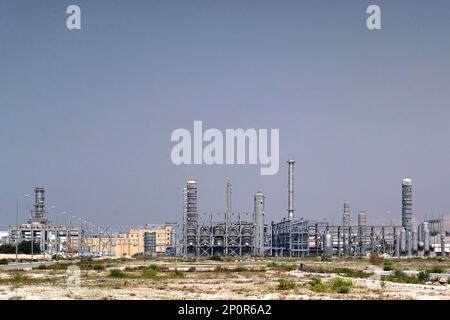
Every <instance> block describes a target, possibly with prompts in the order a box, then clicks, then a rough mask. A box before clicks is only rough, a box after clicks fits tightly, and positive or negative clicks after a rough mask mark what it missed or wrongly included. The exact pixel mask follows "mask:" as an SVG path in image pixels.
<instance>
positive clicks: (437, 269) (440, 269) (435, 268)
mask: <svg viewBox="0 0 450 320" xmlns="http://www.w3.org/2000/svg"><path fill="white" fill-rule="evenodd" d="M429 272H430V273H443V272H444V268H443V267H441V266H433V267H431V269H430V271H429Z"/></svg>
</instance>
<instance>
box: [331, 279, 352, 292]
mask: <svg viewBox="0 0 450 320" xmlns="http://www.w3.org/2000/svg"><path fill="white" fill-rule="evenodd" d="M352 286H353V282H352V281H351V280H346V279H343V278H339V277H336V278H334V279H333V280H331V282H330V288H331V289H332V290H335V291H336V292H337V293H348V292H349V291H350V288H351V287H352Z"/></svg>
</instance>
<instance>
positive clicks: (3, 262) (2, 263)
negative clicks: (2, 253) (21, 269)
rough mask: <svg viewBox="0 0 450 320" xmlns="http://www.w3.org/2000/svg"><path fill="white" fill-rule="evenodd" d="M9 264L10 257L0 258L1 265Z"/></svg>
mask: <svg viewBox="0 0 450 320" xmlns="http://www.w3.org/2000/svg"><path fill="white" fill-rule="evenodd" d="M5 264H8V259H0V265H5Z"/></svg>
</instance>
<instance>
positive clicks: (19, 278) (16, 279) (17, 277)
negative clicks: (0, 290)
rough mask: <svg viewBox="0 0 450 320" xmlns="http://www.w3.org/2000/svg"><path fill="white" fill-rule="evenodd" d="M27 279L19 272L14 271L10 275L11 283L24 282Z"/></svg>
mask: <svg viewBox="0 0 450 320" xmlns="http://www.w3.org/2000/svg"><path fill="white" fill-rule="evenodd" d="M27 280H29V278H28V277H27V276H26V275H24V274H22V273H20V272H15V273H13V274H12V276H11V283H13V284H20V283H25V282H27Z"/></svg>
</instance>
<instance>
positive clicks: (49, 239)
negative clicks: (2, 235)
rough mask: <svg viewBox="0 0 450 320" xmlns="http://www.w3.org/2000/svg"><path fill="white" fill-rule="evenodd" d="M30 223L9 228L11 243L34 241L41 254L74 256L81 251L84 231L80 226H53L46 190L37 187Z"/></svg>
mask: <svg viewBox="0 0 450 320" xmlns="http://www.w3.org/2000/svg"><path fill="white" fill-rule="evenodd" d="M34 191H35V201H34V204H33V209H32V210H31V215H30V218H29V219H28V223H26V224H21V225H18V226H9V242H10V243H11V244H15V243H16V242H19V243H20V242H22V241H33V242H35V243H39V244H40V250H41V252H44V253H48V254H52V253H67V254H73V253H76V252H78V251H79V249H80V242H81V238H82V236H83V231H82V228H81V226H80V225H73V224H71V223H69V225H53V224H52V221H51V220H50V219H49V218H48V216H47V212H46V210H45V189H44V188H42V187H37V188H36V189H35V190H34Z"/></svg>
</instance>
